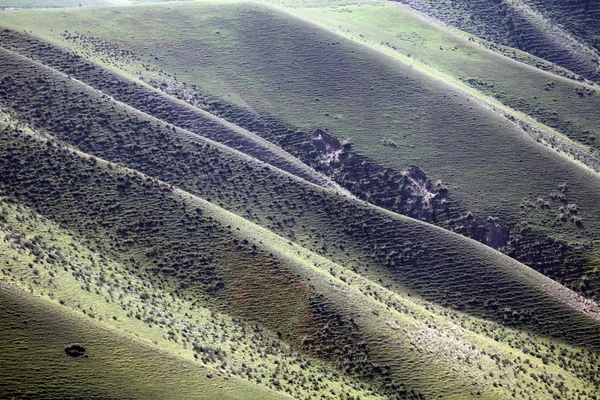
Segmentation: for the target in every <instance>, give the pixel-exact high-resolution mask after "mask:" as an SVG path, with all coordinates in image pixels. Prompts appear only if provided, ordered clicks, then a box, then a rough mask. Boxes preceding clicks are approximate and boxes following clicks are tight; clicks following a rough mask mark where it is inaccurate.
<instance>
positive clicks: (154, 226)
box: [0, 129, 599, 398]
mask: <svg viewBox="0 0 600 400" xmlns="http://www.w3.org/2000/svg"><path fill="white" fill-rule="evenodd" d="M51 143H52V142H46V141H40V140H37V139H36V138H35V137H31V136H29V135H27V134H23V133H18V132H15V131H12V130H11V129H8V130H5V131H4V135H3V136H2V146H1V147H2V149H4V152H5V154H7V155H8V157H6V159H8V160H9V161H10V160H11V159H12V158H13V157H14V156H17V157H18V159H19V160H20V162H19V163H18V164H17V165H15V164H12V167H9V168H8V169H7V168H6V165H7V164H4V166H3V167H2V172H3V173H2V175H0V176H2V186H3V188H4V190H5V191H6V192H7V193H9V194H11V195H12V196H14V197H15V198H16V199H19V200H22V201H24V202H25V203H26V204H29V205H31V206H33V207H35V208H36V209H38V210H39V211H38V212H40V213H42V214H44V215H48V216H52V218H54V219H56V221H57V222H60V223H61V224H63V225H64V226H66V227H69V228H71V229H72V230H73V231H75V232H78V236H81V237H82V238H83V239H85V238H86V237H87V240H88V241H90V245H91V246H92V247H94V248H96V249H98V250H99V251H101V252H102V253H104V254H107V255H108V256H109V258H111V259H115V260H121V261H122V262H123V263H124V265H128V266H129V267H128V268H130V270H129V273H132V274H134V275H137V276H140V277H144V279H146V280H149V281H152V279H153V278H152V277H153V276H156V277H157V278H158V279H159V281H162V280H163V279H164V278H167V279H168V278H169V277H173V278H175V280H176V282H179V284H178V286H177V290H176V291H175V292H174V293H175V294H176V295H177V296H178V297H179V296H182V297H183V298H184V299H188V301H190V302H193V301H197V302H200V303H205V304H212V307H216V308H221V309H224V310H227V311H228V312H231V313H233V314H237V315H241V316H243V317H244V318H249V319H251V320H256V321H258V322H260V323H261V324H264V325H265V326H267V327H270V328H271V329H274V330H275V329H276V330H279V331H280V333H281V334H282V335H283V337H286V338H288V339H287V340H289V341H290V342H291V343H292V344H294V346H296V347H297V348H299V349H301V350H302V351H303V352H306V353H307V354H311V355H313V357H315V356H316V357H319V358H321V359H323V360H326V361H327V362H329V363H331V364H332V365H333V366H335V367H337V368H338V369H339V370H340V371H343V372H344V373H345V374H346V376H350V377H353V376H354V377H359V378H361V379H362V380H364V382H366V383H370V384H371V385H373V386H372V387H373V388H374V389H375V390H376V391H377V392H378V393H380V394H386V395H387V396H389V397H392V398H394V397H397V398H419V396H420V395H419V394H417V393H416V391H418V392H422V393H424V394H425V395H427V396H438V395H442V396H444V397H448V398H470V397H478V395H477V394H476V393H477V392H479V393H480V395H481V396H482V397H483V398H497V397H498V396H504V394H506V395H508V393H510V392H511V390H515V389H516V388H517V387H518V388H520V390H521V391H524V392H523V393H534V392H531V391H532V390H536V391H539V390H541V391H543V393H546V395H548V396H551V395H552V394H554V393H555V392H556V393H558V392H557V391H558V390H559V389H558V386H556V387H555V386H554V383H553V382H552V381H547V380H546V379H549V377H550V376H552V377H558V375H559V374H560V375H561V376H563V378H560V379H559V381H560V382H563V383H562V385H566V387H568V388H570V390H578V391H581V390H584V391H585V389H584V386H583V385H582V383H578V379H577V378H575V373H577V374H580V373H582V372H583V374H586V373H587V372H586V370H585V369H584V370H583V371H582V370H579V369H578V370H577V372H575V371H573V372H568V371H566V370H561V369H559V368H558V367H556V366H554V365H548V366H545V367H544V366H542V365H541V364H540V363H541V360H539V359H536V358H532V357H530V356H526V355H525V354H523V353H521V352H520V351H519V350H518V349H516V348H512V349H510V350H507V349H505V348H504V347H503V346H504V345H497V344H495V343H494V342H493V341H490V340H489V339H486V338H485V337H484V336H483V335H477V334H473V333H470V332H468V331H462V330H460V331H459V333H456V332H455V333H451V332H453V331H455V330H456V329H457V327H455V326H454V324H453V323H451V322H450V321H449V320H445V318H443V317H441V316H436V315H435V314H433V313H431V312H429V311H427V308H424V307H422V306H418V305H416V304H414V303H413V302H411V301H410V300H404V299H402V298H401V297H399V296H396V295H394V294H392V293H391V292H389V291H386V290H385V289H383V288H381V287H379V286H378V285H376V284H374V283H370V282H369V281H366V280H364V279H363V278H361V277H360V276H358V275H355V274H354V273H352V272H351V271H348V270H345V269H344V268H341V267H339V266H336V265H335V264H333V263H331V262H330V261H328V260H326V259H323V258H320V257H318V256H317V255H315V254H311V253H309V252H306V251H305V250H304V249H302V248H301V247H299V246H297V245H294V244H292V243H288V241H287V240H286V239H283V238H281V237H277V236H275V235H273V234H272V233H270V232H268V231H266V230H264V229H262V228H259V227H258V226H255V225H252V224H248V223H247V222H245V221H244V220H242V219H240V218H237V217H235V216H233V215H231V214H229V213H226V212H224V211H223V210H220V209H219V208H217V207H215V206H213V205H210V204H209V203H206V202H204V201H201V200H200V199H198V198H194V197H191V196H189V195H188V194H186V193H182V192H179V191H175V192H172V189H170V188H169V187H168V185H165V184H163V183H160V182H157V181H155V180H154V179H152V178H149V177H144V176H142V175H139V174H137V173H135V172H132V171H127V170H123V169H121V168H118V167H114V166H112V167H111V165H105V163H104V162H102V161H98V160H96V161H95V160H94V159H90V158H89V157H88V156H85V157H84V155H78V154H74V153H73V152H71V151H70V150H68V149H66V148H64V147H61V146H60V145H59V144H51ZM59 193H60V194H59ZM115 202H118V204H119V205H118V207H107V205H108V204H115ZM99 215H101V216H102V220H99ZM394 219H395V218H394V217H392V220H391V221H390V222H391V223H393V220H394ZM226 224H228V225H226ZM423 229H432V228H427V227H426V226H423ZM435 232H441V231H439V230H437V229H435V228H433V232H432V233H435ZM421 233H425V232H421ZM236 236H237V237H238V238H239V243H237V244H236V240H232V238H235V237H236ZM422 236H423V237H424V236H425V235H422ZM242 238H243V239H242ZM438 239H442V236H440V237H439V238H438ZM455 239H456V240H458V241H459V242H463V241H464V239H462V238H460V237H457V236H456V237H455ZM442 240H443V239H442ZM450 240H453V239H450ZM444 244H445V245H448V244H450V243H443V242H442V243H441V245H444ZM480 247H481V246H480V245H477V244H475V243H472V245H468V244H467V245H465V244H463V245H462V248H463V250H464V251H466V252H467V254H468V253H469V252H470V251H473V252H475V253H477V254H478V256H482V253H481V249H480V250H477V249H478V248H480ZM152 249H159V250H158V251H152ZM183 249H185V252H184V250H183ZM209 249H210V250H209ZM469 249H471V250H469ZM207 252H208V255H209V257H210V258H209V265H210V266H211V268H209V269H207V268H206V267H205V266H206V264H204V263H203V262H202V260H200V259H195V260H194V259H193V258H191V255H192V254H199V253H200V254H206V253H207ZM267 252H271V255H268V254H267ZM180 256H186V257H187V260H186V261H185V262H184V259H181V258H177V257H180ZM442 256H443V255H442ZM498 257H499V255H498V254H497V253H495V255H492V258H494V259H497V258H498ZM502 260H504V263H508V264H510V263H511V261H510V260H509V259H506V258H505V257H501V256H500V262H501V263H502V262H503V261H502ZM182 262H183V263H182ZM508 264H507V265H506V268H502V267H500V266H496V267H487V268H486V267H484V268H486V269H487V271H486V273H487V274H488V276H489V277H490V281H493V278H492V277H493V276H495V275H497V274H498V273H500V274H503V275H504V276H505V277H506V278H507V279H508V280H507V281H506V283H503V284H502V287H503V288H506V289H508V290H507V292H509V293H510V289H509V288H510V287H511V286H512V287H514V288H515V289H516V290H517V291H518V292H521V293H522V292H523V291H524V290H526V291H527V293H529V295H531V296H532V299H534V298H536V297H537V298H539V299H540V304H538V305H536V308H537V310H538V311H539V312H540V316H539V318H541V319H545V320H547V321H550V320H552V323H553V324H554V325H555V326H556V328H554V329H562V330H563V332H562V336H563V337H564V338H565V339H566V340H569V341H571V340H574V339H575V340H578V339H576V338H580V339H579V340H582V341H583V342H584V343H585V344H586V345H591V346H592V347H597V346H598V345H599V344H598V343H597V342H598V338H595V336H596V335H597V333H596V332H597V328H594V324H597V321H596V322H594V320H592V319H591V318H589V317H586V316H585V315H584V314H581V313H580V312H578V311H572V310H573V309H572V308H571V306H569V305H567V304H566V303H565V302H564V301H567V302H569V301H570V300H569V296H570V295H569V294H568V292H566V291H564V289H560V287H559V286H558V285H556V284H555V283H553V282H552V281H549V280H548V279H547V278H543V277H541V276H539V275H538V274H535V273H534V274H533V275H532V276H531V278H533V279H531V278H527V275H530V274H531V273H530V272H527V270H526V269H525V268H523V267H522V266H519V265H518V264H516V263H514V265H512V266H510V265H508ZM472 266H473V268H474V271H473V274H478V273H477V270H476V269H477V267H476V266H475V265H473V264H472ZM443 270H444V266H441V268H440V269H439V270H438V272H442V271H443ZM145 271H146V272H150V271H152V274H147V273H146V272H145ZM248 271H252V273H251V274H248V273H247V272H248ZM501 271H502V272H501ZM257 274H258V275H257ZM511 276H512V278H511ZM440 277H441V278H443V276H441V275H440ZM240 279H242V280H241V281H240ZM248 279H250V281H249V282H248ZM540 279H541V282H542V283H543V285H542V286H539V284H538V283H535V282H536V281H539V280H540ZM277 280H279V281H280V282H281V283H282V284H281V285H279V286H274V285H273V284H272V283H273V281H277ZM243 281H246V284H251V285H249V286H245V285H244V286H239V284H240V283H242V282H243ZM509 281H510V283H509ZM219 282H220V284H219ZM238 282H239V283H238ZM283 282H285V284H283ZM303 282H304V283H303ZM214 283H217V285H214ZM252 285H255V286H254V287H253V286H252ZM519 286H521V289H518V287H519ZM245 287H248V289H250V290H247V289H246V290H244V288H245ZM463 289H465V290H466V288H465V287H463ZM547 290H550V291H552V295H551V296H548V295H547V294H545V293H547V292H546V291H547ZM554 290H556V291H554ZM241 294H244V296H243V297H241V298H239V297H238V298H237V299H236V295H237V296H239V295H241ZM540 296H541V297H540ZM544 297H545V298H544ZM253 299H255V300H256V301H258V300H259V299H262V300H263V301H262V303H261V306H260V308H253V307H252V304H253V302H254V300H253ZM264 299H269V300H268V301H264ZM289 299H298V301H300V302H301V303H304V304H305V307H302V306H299V305H294V306H293V307H288V302H289ZM559 299H562V300H559ZM501 304H502V303H501ZM504 304H507V303H504ZM282 307H283V308H282ZM513 308H514V309H516V308H515V307H513ZM570 310H571V311H570ZM298 313H306V314H304V316H302V317H301V318H298ZM273 316H276V318H275V319H273ZM481 323H482V322H480V323H479V324H481ZM484 326H485V325H484ZM587 326H589V327H590V329H589V330H587V331H586V327H587ZM485 327H486V328H487V326H485ZM566 327H568V330H569V332H567V331H566V330H565V328H566ZM573 328H574V329H573ZM290 329H292V330H291V331H290ZM500 332H502V330H501V331H500ZM507 334H508V336H509V337H510V340H511V341H512V340H517V342H516V343H515V344H516V346H520V345H521V344H520V340H523V339H524V338H526V339H525V340H527V341H529V340H533V343H535V344H536V349H538V348H540V347H539V346H541V349H548V351H550V348H551V347H550V345H551V343H544V341H542V340H540V339H538V338H536V337H535V336H533V337H532V336H529V335H525V336H523V334H520V333H511V332H510V331H509V332H506V330H505V331H504V332H503V335H507ZM288 335H289V336H288ZM184 337H186V335H184ZM518 337H521V339H520V340H519V339H517V338H518ZM584 337H585V339H583V338H584ZM309 339H310V340H309ZM439 341H445V343H446V345H447V346H450V347H446V349H453V350H448V351H450V352H448V353H446V352H435V351H434V349H435V347H436V346H437V344H439ZM184 343H185V340H184ZM473 345H474V346H476V347H478V348H479V350H475V349H473V348H472V346H473ZM411 349H412V350H411ZM469 349H471V350H469ZM563 350H564V351H565V352H564V354H566V355H570V353H569V352H568V351H570V350H567V348H564V347H563V346H562V345H559V344H558V343H554V347H553V350H552V351H559V352H562V351H563ZM586 352H587V350H586ZM594 353H595V350H594ZM594 353H592V355H591V356H592V357H593V354H594ZM432 354H433V357H434V359H435V360H436V361H435V363H434V364H433V365H432V364H431V357H432ZM573 354H575V353H573ZM456 357H459V358H461V357H469V358H471V357H474V359H477V360H480V362H479V364H478V363H477V362H470V361H466V362H465V363H463V364H461V367H460V368H458V369H457V368H456V367H455V359H456ZM495 360H497V361H495ZM288 362H290V363H291V364H290V365H288V364H287V363H288ZM299 362H300V363H302V360H298V359H295V361H294V358H292V359H291V360H289V361H287V360H286V364H284V370H283V371H281V370H280V373H281V372H285V371H286V370H287V369H288V368H297V364H298V363H299ZM481 363H483V364H485V365H486V370H493V371H497V372H496V373H494V376H500V377H503V376H507V375H506V374H507V372H508V371H512V368H513V367H515V368H519V370H521V368H523V371H524V373H525V375H519V374H520V373H519V374H515V375H514V379H513V378H510V379H508V380H506V381H504V382H502V385H501V386H500V385H498V381H497V380H496V379H495V378H493V377H492V375H489V377H484V376H483V375H481V373H480V372H478V371H479V367H478V365H481ZM528 363H533V364H531V367H532V368H533V366H535V367H536V368H541V369H540V374H542V375H543V376H545V378H544V379H543V380H542V381H538V382H537V383H535V382H536V381H535V380H534V379H533V376H532V375H529V374H530V370H529V367H527V365H529V364H528ZM589 367H590V366H588V367H584V368H589ZM591 367H592V368H594V366H593V365H592V366H591ZM506 368H509V369H508V370H506ZM578 368H579V366H578ZM298 371H299V369H298ZM309 371H310V369H309ZM531 371H533V370H531ZM496 374H499V375H496ZM335 376H336V375H335V373H334V374H333V377H335ZM584 376H585V375H582V378H579V379H586V380H587V379H588V378H583V377H584ZM507 377H508V376H507ZM341 379H343V380H344V384H345V385H346V386H345V387H347V388H352V387H353V386H347V385H351V381H348V380H347V378H341ZM270 382H274V381H273V380H271V381H270ZM557 382H558V381H557ZM293 383H294V382H292V385H291V386H286V388H289V389H290V390H292V393H298V392H297V390H298V389H299V388H300V386H295V385H294V384H293ZM525 383H526V385H525V386H523V385H522V384H525ZM267 386H269V387H272V388H275V389H277V388H278V387H279V386H278V385H277V384H274V383H269V384H267ZM286 390H287V389H286ZM530 390H531V391H530ZM300 393H302V391H301V392H300ZM503 393H504V394H503ZM296 395H297V394H295V396H296ZM300 397H301V396H300Z"/></svg>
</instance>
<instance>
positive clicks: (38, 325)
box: [0, 282, 287, 399]
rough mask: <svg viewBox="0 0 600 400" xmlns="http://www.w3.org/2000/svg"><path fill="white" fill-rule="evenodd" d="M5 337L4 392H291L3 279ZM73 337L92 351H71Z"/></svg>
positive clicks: (53, 395) (227, 395)
mask: <svg viewBox="0 0 600 400" xmlns="http://www.w3.org/2000/svg"><path fill="white" fill-rule="evenodd" d="M0 338H2V343H3V346H2V352H1V354H0V361H1V362H2V370H1V371H0V395H2V397H3V398H36V399H59V398H87V399H96V398H97V399H101V398H104V399H105V398H128V399H134V398H137V399H148V398H166V397H168V398H181V399H185V398H190V397H194V398H197V399H248V398H254V399H267V398H270V399H284V398H287V397H286V396H283V395H281V394H276V393H274V392H270V391H269V390H265V389H264V388H261V387H259V386H257V385H252V384H250V383H248V382H245V381H242V380H239V379H233V380H232V379H231V378H226V379H225V378H224V377H223V376H222V375H221V374H219V373H217V372H216V371H213V370H212V369H207V368H204V367H201V366H198V365H194V364H193V363H192V362H190V361H187V360H183V359H179V358H178V357H173V356H172V355H170V354H168V353H166V352H164V351H163V350H160V349H158V348H156V347H155V346H148V345H147V344H144V343H142V342H140V340H139V339H133V338H131V337H128V336H127V335H123V334H122V333H118V332H116V331H115V330H112V329H108V328H107V327H106V326H103V325H102V324H101V323H97V322H95V321H92V320H90V318H88V317H86V316H84V315H81V314H80V315H76V314H75V313H74V312H73V311H71V310H68V309H66V308H65V307H63V306H60V305H58V304H56V303H53V302H51V301H48V300H47V299H40V298H39V297H38V296H32V295H30V294H27V293H25V292H23V291H20V290H18V289H16V288H14V287H13V286H10V285H6V284H5V283H3V282H0ZM72 343H80V344H82V345H84V347H85V352H86V354H87V355H88V357H86V358H84V357H80V358H72V357H69V356H68V355H66V354H65V352H64V350H63V349H64V348H65V347H66V346H67V345H70V344H72ZM207 376H210V378H208V377H207Z"/></svg>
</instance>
